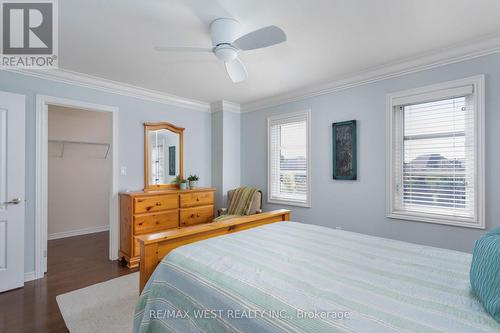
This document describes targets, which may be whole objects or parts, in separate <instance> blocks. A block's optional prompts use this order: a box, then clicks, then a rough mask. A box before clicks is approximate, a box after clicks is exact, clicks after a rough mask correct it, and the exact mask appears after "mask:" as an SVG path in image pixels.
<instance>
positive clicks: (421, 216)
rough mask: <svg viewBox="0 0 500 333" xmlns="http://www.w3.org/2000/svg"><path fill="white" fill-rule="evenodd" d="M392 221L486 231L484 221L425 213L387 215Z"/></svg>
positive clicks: (397, 212)
mask: <svg viewBox="0 0 500 333" xmlns="http://www.w3.org/2000/svg"><path fill="white" fill-rule="evenodd" d="M386 216H387V217H388V218H391V219H398V220H407V221H416V222H426V223H434V224H444V225H453V226H457V227H465V228H473V229H486V226H485V225H484V222H482V221H474V220H470V219H466V218H460V217H451V216H450V217H446V216H439V217H436V216H435V215H431V214H425V213H414V212H404V211H396V212H391V213H388V214H387V215H386Z"/></svg>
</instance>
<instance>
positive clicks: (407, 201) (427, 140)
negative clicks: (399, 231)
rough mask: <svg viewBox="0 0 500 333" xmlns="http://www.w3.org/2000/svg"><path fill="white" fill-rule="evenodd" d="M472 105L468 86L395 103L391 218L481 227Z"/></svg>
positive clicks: (400, 98)
mask: <svg viewBox="0 0 500 333" xmlns="http://www.w3.org/2000/svg"><path fill="white" fill-rule="evenodd" d="M446 95H448V97H446ZM416 97H418V98H419V99H420V101H418V99H416ZM436 98H437V99H436ZM402 102H407V103H408V104H403V105H401V104H399V103H402ZM476 104H477V91H475V89H474V86H473V85H472V84H471V85H464V86H460V87H453V88H449V89H444V90H443V89H441V90H439V91H430V92H427V93H420V94H418V95H410V96H398V97H397V98H394V99H393V105H392V109H393V110H392V112H393V114H392V115H391V116H392V117H393V118H392V122H391V123H392V126H393V128H392V134H393V135H392V138H393V139H392V143H391V150H392V154H391V163H392V167H391V170H392V174H391V175H390V176H391V178H392V186H393V188H392V189H390V193H391V195H392V198H390V200H392V207H391V211H390V212H389V215H390V217H397V218H408V219H415V220H422V221H425V222H436V223H446V224H457V225H467V224H470V225H475V226H478V227H481V224H482V222H481V221H479V219H480V218H481V216H480V215H481V213H480V209H479V206H480V203H478V200H479V197H480V196H481V192H480V191H481V186H482V184H481V179H482V178H481V177H480V175H481V170H480V165H481V164H480V163H479V160H478V156H479V152H480V147H479V145H478V138H479V137H480V136H479V133H478V129H479V128H482V127H481V126H478V124H479V120H478V119H480V117H478V110H477V105H476ZM391 215H392V216H391ZM394 215H395V216H394ZM443 221H445V222H443Z"/></svg>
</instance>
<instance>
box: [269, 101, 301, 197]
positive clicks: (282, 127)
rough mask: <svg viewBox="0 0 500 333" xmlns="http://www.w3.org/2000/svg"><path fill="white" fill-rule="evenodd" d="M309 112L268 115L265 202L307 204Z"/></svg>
mask: <svg viewBox="0 0 500 333" xmlns="http://www.w3.org/2000/svg"><path fill="white" fill-rule="evenodd" d="M309 119H310V113H309V111H306V112H299V113H293V114H292V113H289V114H285V115H279V116H275V117H270V118H268V144H269V147H268V154H269V159H268V163H269V165H268V177H269V180H268V201H269V202H270V203H279V204H290V205H297V206H306V207H309V206H310V184H311V183H310V163H309V161H310V155H309Z"/></svg>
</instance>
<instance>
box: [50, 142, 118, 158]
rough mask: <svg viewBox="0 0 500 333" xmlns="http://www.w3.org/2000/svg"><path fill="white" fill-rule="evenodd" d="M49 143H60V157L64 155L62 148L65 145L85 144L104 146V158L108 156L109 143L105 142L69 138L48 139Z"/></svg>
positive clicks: (63, 148)
mask: <svg viewBox="0 0 500 333" xmlns="http://www.w3.org/2000/svg"><path fill="white" fill-rule="evenodd" d="M49 143H58V144H61V145H62V149H61V155H60V156H59V157H60V158H63V157H64V150H65V148H66V147H65V146H66V145H85V146H96V147H106V153H105V155H104V159H106V158H108V154H109V148H110V147H111V144H109V143H105V142H87V141H71V140H49Z"/></svg>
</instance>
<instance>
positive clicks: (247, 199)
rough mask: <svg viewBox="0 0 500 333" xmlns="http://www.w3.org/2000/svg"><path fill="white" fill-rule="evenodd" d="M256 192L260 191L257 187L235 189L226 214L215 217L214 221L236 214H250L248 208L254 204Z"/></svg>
mask: <svg viewBox="0 0 500 333" xmlns="http://www.w3.org/2000/svg"><path fill="white" fill-rule="evenodd" d="M256 192H260V190H259V189H257V188H255V187H248V186H244V187H240V188H237V189H236V190H234V193H233V197H232V198H231V203H230V204H229V207H228V209H227V211H226V213H225V214H224V215H221V216H219V217H217V218H216V219H214V221H221V220H226V219H228V218H232V217H235V216H242V215H248V213H249V212H248V210H249V209H250V205H251V204H252V199H253V196H254V195H255V193H256Z"/></svg>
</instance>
